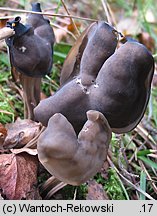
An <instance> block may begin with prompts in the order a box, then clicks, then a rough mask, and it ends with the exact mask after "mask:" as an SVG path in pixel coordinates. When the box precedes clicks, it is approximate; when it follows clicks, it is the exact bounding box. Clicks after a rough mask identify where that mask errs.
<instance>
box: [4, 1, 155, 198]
mask: <svg viewBox="0 0 157 216" xmlns="http://www.w3.org/2000/svg"><path fill="white" fill-rule="evenodd" d="M31 2H36V1H26V0H7V1H6V0H0V7H9V8H14V9H15V11H13V12H8V11H5V10H1V11H0V17H3V19H0V27H3V26H4V25H5V21H7V18H6V19H4V17H5V16H9V18H13V17H15V16H16V15H19V13H17V12H16V9H25V10H29V9H30V8H31V6H30V3H31ZM40 3H41V5H42V9H43V10H44V12H47V13H57V14H62V15H67V11H66V10H65V6H66V8H67V9H68V11H69V13H70V14H71V15H75V16H78V17H80V18H81V17H88V18H90V19H94V20H105V21H107V22H109V23H111V24H112V25H114V27H115V28H116V29H117V30H118V31H119V32H121V33H122V34H123V35H125V36H131V37H133V38H135V39H137V40H139V41H140V42H141V43H143V44H144V45H145V46H147V48H148V49H149V50H150V52H152V54H153V56H154V58H155V60H157V13H156V11H157V4H156V1H155V0H147V1H146V0H134V1H124V0H118V1H114V0H108V1H105V0H97V1H96V0H90V1H89V0H80V1H76V0H65V1H64V3H65V6H64V5H63V2H62V1H61V0H45V1H43V0H40ZM20 16H21V17H22V20H23V21H25V18H26V16H25V14H24V13H20ZM49 19H50V21H51V24H52V27H53V28H54V31H55V36H56V43H55V47H54V66H53V69H52V73H51V75H50V76H46V77H45V78H44V79H43V85H42V93H41V98H42V99H43V98H46V97H48V96H50V95H53V94H54V92H55V91H56V90H57V89H58V87H59V77H60V71H61V69H62V65H63V63H64V60H65V58H66V56H67V54H68V52H69V50H70V48H71V46H72V45H73V44H74V42H75V40H76V38H77V37H78V32H77V31H79V33H81V32H82V31H83V30H84V29H85V28H86V27H87V26H88V25H89V24H90V23H91V21H87V20H82V19H79V18H78V19H73V21H74V22H75V25H76V28H77V31H76V28H75V27H74V25H73V22H72V20H70V19H69V18H66V17H59V16H54V17H51V18H50V17H49ZM17 117H21V118H23V103H22V90H21V88H20V86H19V87H17V86H16V85H15V84H14V83H13V82H12V79H11V75H10V64H9V61H8V57H7V49H6V45H5V42H4V41H1V42H0V123H2V124H6V123H9V122H13V121H14V120H15V119H16V118H17ZM156 141H157V77H156V69H155V74H154V78H153V83H152V96H151V98H150V102H149V105H148V109H147V112H146V114H145V116H144V118H143V119H142V121H141V123H140V125H139V126H138V127H137V128H136V129H135V130H133V131H132V132H130V133H127V134H124V135H116V134H113V138H112V142H111V145H110V149H109V154H108V155H109V157H108V161H107V162H106V163H105V164H104V167H103V168H102V170H101V172H100V173H98V174H97V175H96V176H95V177H94V178H93V179H92V180H91V181H89V182H88V183H86V184H83V185H81V186H80V187H72V186H66V187H64V188H63V189H62V190H60V191H58V192H57V193H56V194H54V195H53V197H52V199H73V198H75V199H96V198H100V199H116V200H117V199H141V200H144V199H152V198H154V199H157V144H156ZM39 179H40V182H42V181H43V180H42V179H41V176H39ZM102 189H103V190H102Z"/></svg>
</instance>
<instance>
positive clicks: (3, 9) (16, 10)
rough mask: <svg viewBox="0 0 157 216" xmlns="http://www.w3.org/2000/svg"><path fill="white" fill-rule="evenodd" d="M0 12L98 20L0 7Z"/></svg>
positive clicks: (88, 19) (89, 19)
mask: <svg viewBox="0 0 157 216" xmlns="http://www.w3.org/2000/svg"><path fill="white" fill-rule="evenodd" d="M0 11H10V12H19V13H31V14H41V15H45V16H48V17H53V16H55V17H67V18H73V19H80V20H86V21H91V22H96V21H98V20H96V19H91V18H87V17H79V16H74V15H73V16H72V15H63V14H54V13H43V12H35V11H29V10H22V9H12V8H6V7H0Z"/></svg>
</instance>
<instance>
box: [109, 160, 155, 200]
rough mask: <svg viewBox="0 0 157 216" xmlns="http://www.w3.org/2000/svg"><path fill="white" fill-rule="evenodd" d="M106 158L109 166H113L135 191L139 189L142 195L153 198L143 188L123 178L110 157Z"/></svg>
mask: <svg viewBox="0 0 157 216" xmlns="http://www.w3.org/2000/svg"><path fill="white" fill-rule="evenodd" d="M107 160H108V162H109V164H110V166H111V167H113V168H114V169H115V171H116V172H117V173H118V175H119V176H120V177H121V178H122V179H124V180H125V181H126V182H127V183H128V184H129V185H131V186H132V187H133V188H134V189H136V190H137V191H139V192H140V193H142V194H143V195H145V196H146V197H147V198H148V199H150V200H154V198H153V197H151V196H150V195H149V194H148V193H146V192H144V191H143V190H141V189H140V188H139V187H137V186H136V185H135V184H133V183H132V182H131V181H129V180H128V179H127V178H125V177H124V176H123V175H122V174H121V173H120V172H119V170H118V169H117V168H116V166H115V165H114V164H113V162H112V161H111V159H110V158H109V157H108V156H107Z"/></svg>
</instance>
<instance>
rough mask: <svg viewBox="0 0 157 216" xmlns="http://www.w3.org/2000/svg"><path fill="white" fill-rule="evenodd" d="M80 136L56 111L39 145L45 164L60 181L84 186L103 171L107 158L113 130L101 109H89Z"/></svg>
mask: <svg viewBox="0 0 157 216" xmlns="http://www.w3.org/2000/svg"><path fill="white" fill-rule="evenodd" d="M87 118H88V120H87V121H86V123H85V124H84V126H83V128H82V130H81V131H80V133H79V135H78V137H77V135H76V133H75V131H74V129H73V127H72V125H71V124H70V122H69V121H68V120H67V119H66V118H65V117H64V116H63V115H62V114H60V113H56V114H54V115H53V116H52V117H51V118H50V120H49V122H48V126H47V128H46V130H45V131H44V132H43V133H42V134H41V135H40V137H39V139H38V144H37V150H38V156H39V160H40V162H41V163H42V164H43V165H44V167H45V168H46V169H47V170H48V171H49V172H50V173H51V174H52V175H54V176H55V177H56V178H58V179H59V180H61V181H63V182H65V183H68V184H71V185H80V184H82V183H84V182H86V181H87V180H89V178H91V177H93V176H94V175H95V174H96V173H97V172H98V171H100V169H101V167H102V165H103V163H104V161H105V160H106V157H107V151H108V145H109V142H110V140H111V129H110V127H109V125H108V122H107V120H106V118H105V117H104V116H103V115H102V114H101V113H100V112H98V111H94V110H89V111H88V112H87Z"/></svg>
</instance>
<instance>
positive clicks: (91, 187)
mask: <svg viewBox="0 0 157 216" xmlns="http://www.w3.org/2000/svg"><path fill="white" fill-rule="evenodd" d="M108 199H109V198H108V196H107V194H106V192H105V191H104V189H103V186H102V185H101V184H98V183H97V182H96V181H95V180H91V181H89V184H88V193H87V197H86V200H108Z"/></svg>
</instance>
